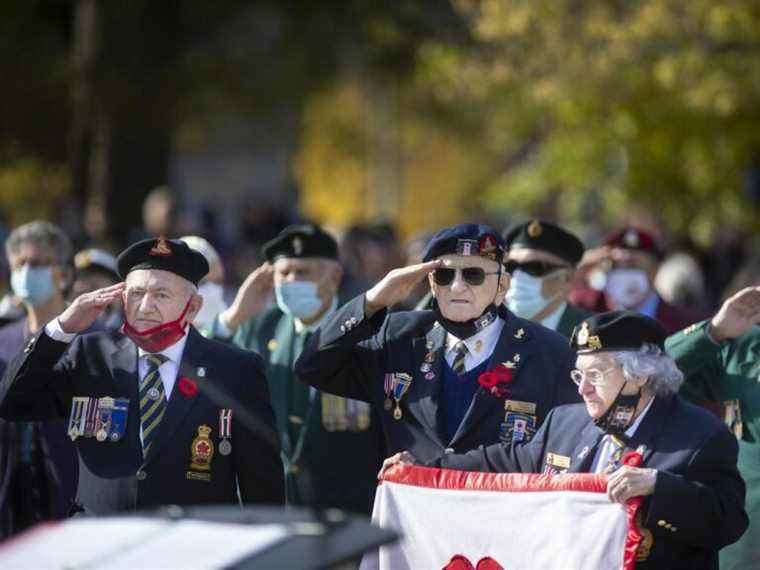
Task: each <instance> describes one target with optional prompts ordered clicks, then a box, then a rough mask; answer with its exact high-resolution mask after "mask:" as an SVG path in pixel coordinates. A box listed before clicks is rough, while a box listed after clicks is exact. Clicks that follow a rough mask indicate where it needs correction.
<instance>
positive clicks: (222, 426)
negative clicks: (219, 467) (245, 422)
mask: <svg viewBox="0 0 760 570" xmlns="http://www.w3.org/2000/svg"><path fill="white" fill-rule="evenodd" d="M219 437H221V438H222V441H220V442H219V453H221V454H222V455H229V454H230V453H231V452H232V444H231V443H230V438H231V437H232V408H223V409H221V410H219Z"/></svg>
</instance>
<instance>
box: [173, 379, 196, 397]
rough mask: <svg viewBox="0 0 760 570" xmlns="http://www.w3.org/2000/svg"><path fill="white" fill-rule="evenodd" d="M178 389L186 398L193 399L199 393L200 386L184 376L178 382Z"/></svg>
mask: <svg viewBox="0 0 760 570" xmlns="http://www.w3.org/2000/svg"><path fill="white" fill-rule="evenodd" d="M177 388H179V391H180V392H181V393H182V395H183V396H185V398H192V397H193V396H195V395H196V394H197V393H198V384H196V383H195V380H191V379H190V378H188V377H187V376H182V377H181V378H180V379H179V380H177Z"/></svg>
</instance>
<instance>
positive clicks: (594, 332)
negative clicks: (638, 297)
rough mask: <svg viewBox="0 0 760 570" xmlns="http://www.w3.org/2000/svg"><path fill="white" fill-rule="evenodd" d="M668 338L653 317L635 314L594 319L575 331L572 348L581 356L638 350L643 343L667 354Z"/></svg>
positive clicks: (586, 321)
mask: <svg viewBox="0 0 760 570" xmlns="http://www.w3.org/2000/svg"><path fill="white" fill-rule="evenodd" d="M667 336H668V334H667V332H666V331H665V329H664V328H663V327H662V325H661V324H660V323H659V322H657V321H656V320H655V319H653V318H651V317H647V316H646V315H642V314H641V313H636V312H634V311H609V312H607V313H600V314H598V315H593V316H591V317H589V318H588V319H586V320H585V321H583V322H582V323H581V324H579V325H578V326H576V327H575V329H573V335H572V336H571V337H570V346H571V347H572V348H573V349H575V350H576V351H577V352H578V353H579V354H587V353H590V352H601V351H605V350H639V349H640V348H641V347H642V345H643V344H644V343H648V344H654V345H656V346H658V347H659V348H660V350H663V351H664V350H665V339H666V338H667Z"/></svg>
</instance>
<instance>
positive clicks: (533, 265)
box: [504, 259, 570, 277]
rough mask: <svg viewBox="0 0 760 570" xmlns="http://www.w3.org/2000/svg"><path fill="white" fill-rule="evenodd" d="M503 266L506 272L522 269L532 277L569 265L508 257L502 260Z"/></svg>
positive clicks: (541, 275)
mask: <svg viewBox="0 0 760 570" xmlns="http://www.w3.org/2000/svg"><path fill="white" fill-rule="evenodd" d="M504 267H505V268H506V270H507V273H510V274H512V273H514V272H515V271H516V270H518V269H519V270H520V271H524V272H525V273H527V274H528V275H532V276H533V277H544V276H545V275H548V274H549V273H553V272H554V271H557V270H558V269H569V268H570V266H569V265H557V264H556V263H549V262H548V261H524V262H519V261H514V260H512V259H510V260H509V261H505V262H504Z"/></svg>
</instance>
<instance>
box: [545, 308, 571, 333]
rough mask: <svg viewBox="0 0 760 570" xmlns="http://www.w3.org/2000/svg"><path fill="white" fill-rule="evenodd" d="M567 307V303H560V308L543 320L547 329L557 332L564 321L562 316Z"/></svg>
mask: <svg viewBox="0 0 760 570" xmlns="http://www.w3.org/2000/svg"><path fill="white" fill-rule="evenodd" d="M565 307H567V301H563V302H562V303H560V305H559V307H557V308H556V309H555V310H554V312H553V313H552V314H551V315H549V316H547V317H545V318H544V319H542V320H541V324H542V325H543V326H545V327H546V328H547V329H551V330H553V331H556V330H557V327H558V326H559V321H560V320H561V319H562V314H563V313H564V312H565Z"/></svg>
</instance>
